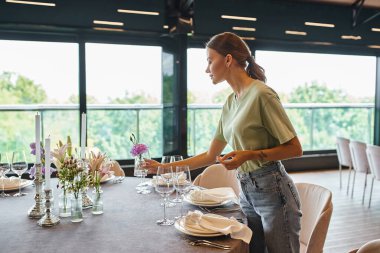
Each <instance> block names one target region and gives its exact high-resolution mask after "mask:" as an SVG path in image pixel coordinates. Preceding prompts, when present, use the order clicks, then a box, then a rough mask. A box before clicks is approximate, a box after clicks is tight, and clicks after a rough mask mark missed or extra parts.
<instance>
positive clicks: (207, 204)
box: [183, 194, 232, 207]
mask: <svg viewBox="0 0 380 253" xmlns="http://www.w3.org/2000/svg"><path fill="white" fill-rule="evenodd" d="M183 199H184V200H185V201H186V202H187V203H190V204H192V205H195V206H207V207H217V206H223V205H227V204H229V203H230V202H231V201H232V200H231V199H227V200H225V201H223V202H221V203H218V202H193V201H192V200H191V199H190V198H189V195H188V194H187V195H185V196H184V198H183Z"/></svg>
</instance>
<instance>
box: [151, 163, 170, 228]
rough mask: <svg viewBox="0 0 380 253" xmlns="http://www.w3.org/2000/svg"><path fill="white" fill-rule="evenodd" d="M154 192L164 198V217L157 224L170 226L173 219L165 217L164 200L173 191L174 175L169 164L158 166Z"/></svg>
mask: <svg viewBox="0 0 380 253" xmlns="http://www.w3.org/2000/svg"><path fill="white" fill-rule="evenodd" d="M155 189H156V192H158V193H159V194H160V195H161V196H162V197H163V198H164V204H163V206H164V218H163V219H162V220H158V221H157V224H158V225H161V226H170V225H173V224H174V221H173V220H170V219H168V218H167V217H166V202H167V198H168V197H169V196H170V194H172V193H173V192H174V175H173V170H172V167H171V166H165V167H164V166H159V167H158V169H157V176H156V186H155Z"/></svg>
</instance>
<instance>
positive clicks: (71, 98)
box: [0, 40, 79, 159]
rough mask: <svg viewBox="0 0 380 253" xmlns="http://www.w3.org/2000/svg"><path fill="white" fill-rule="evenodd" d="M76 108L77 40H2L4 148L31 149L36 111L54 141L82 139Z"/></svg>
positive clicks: (0, 137)
mask: <svg viewBox="0 0 380 253" xmlns="http://www.w3.org/2000/svg"><path fill="white" fill-rule="evenodd" d="M78 108H79V107H78V45H77V44H75V43H55V42H54V43H53V42H32V41H8V40H0V129H2V130H1V131H0V152H11V151H12V150H15V149H21V148H23V149H27V147H28V146H29V143H31V142H33V141H34V115H35V114H36V112H39V113H41V116H42V121H43V136H44V137H47V136H48V135H50V137H51V139H52V143H56V142H58V140H59V139H61V140H62V139H66V136H68V135H70V136H71V137H72V139H73V143H78V133H79V131H78V127H73V126H78V125H79V124H78V122H79V121H78V120H79V113H78ZM26 151H28V150H26ZM27 153H29V152H27ZM29 159H31V158H29Z"/></svg>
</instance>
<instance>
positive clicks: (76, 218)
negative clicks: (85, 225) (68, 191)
mask: <svg viewBox="0 0 380 253" xmlns="http://www.w3.org/2000/svg"><path fill="white" fill-rule="evenodd" d="M81 221H83V209H82V195H81V193H79V192H77V193H74V195H73V197H72V198H71V222H81Z"/></svg>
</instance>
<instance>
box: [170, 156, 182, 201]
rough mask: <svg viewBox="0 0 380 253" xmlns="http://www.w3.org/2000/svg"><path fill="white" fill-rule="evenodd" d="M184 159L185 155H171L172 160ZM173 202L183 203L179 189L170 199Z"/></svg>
mask: <svg viewBox="0 0 380 253" xmlns="http://www.w3.org/2000/svg"><path fill="white" fill-rule="evenodd" d="M182 160H183V157H182V156H181V155H172V156H171V157H170V162H171V163H172V162H177V161H182ZM170 201H171V202H174V203H181V202H182V199H181V198H180V197H179V196H178V191H176V192H175V198H174V199H172V200H170Z"/></svg>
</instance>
